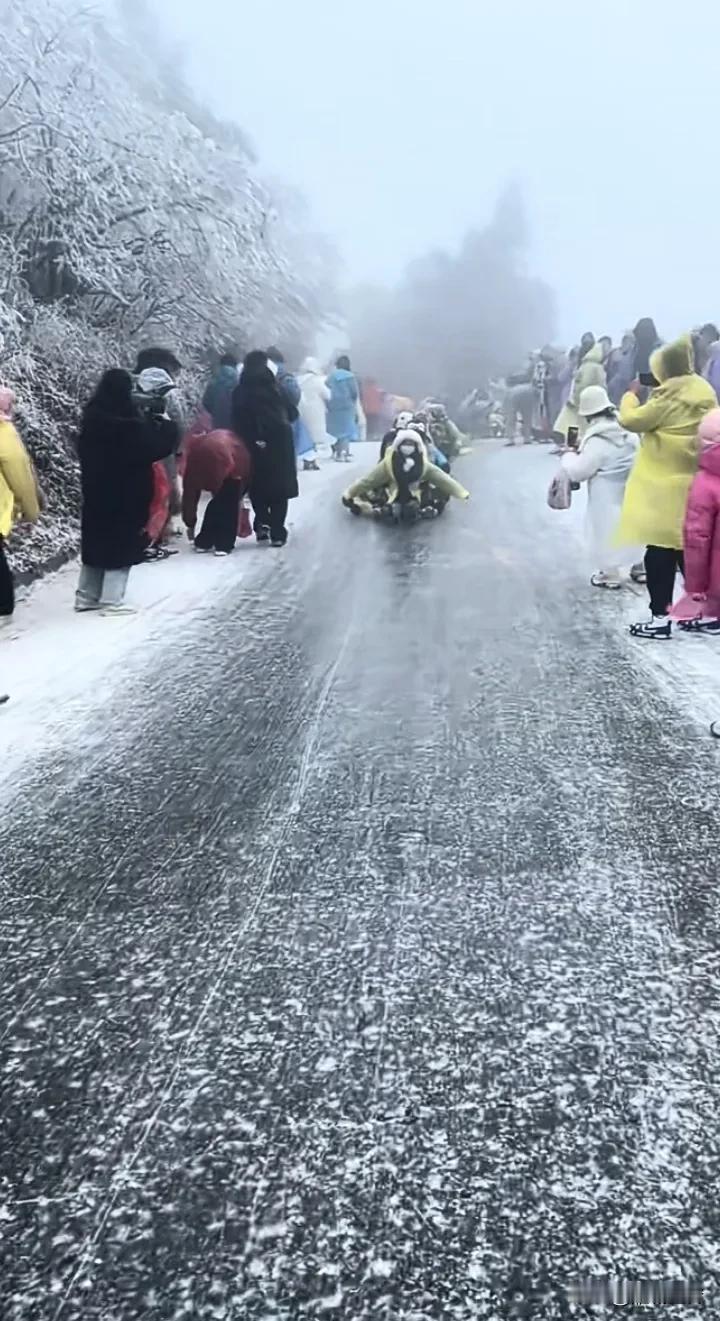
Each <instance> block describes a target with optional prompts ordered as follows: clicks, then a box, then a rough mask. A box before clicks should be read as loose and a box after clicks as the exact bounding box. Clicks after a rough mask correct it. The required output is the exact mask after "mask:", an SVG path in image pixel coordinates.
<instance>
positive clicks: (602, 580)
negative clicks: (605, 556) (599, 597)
mask: <svg viewBox="0 0 720 1321" xmlns="http://www.w3.org/2000/svg"><path fill="white" fill-rule="evenodd" d="M590 585H591V586H592V587H604V588H605V590H606V591H608V592H619V591H620V589H621V587H622V583H621V581H620V579H619V578H615V577H612V576H611V575H610V574H608V573H603V571H602V569H601V570H600V571H599V573H594V574H593V576H592V578H591V579H590Z"/></svg>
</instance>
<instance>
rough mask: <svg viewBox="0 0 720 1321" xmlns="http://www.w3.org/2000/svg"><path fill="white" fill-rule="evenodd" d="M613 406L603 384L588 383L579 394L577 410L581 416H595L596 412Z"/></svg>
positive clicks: (602, 411)
mask: <svg viewBox="0 0 720 1321" xmlns="http://www.w3.org/2000/svg"><path fill="white" fill-rule="evenodd" d="M613 407H614V405H613V401H612V399H611V398H610V395H609V394H608V392H607V390H606V389H605V387H604V386H602V385H588V386H587V387H586V388H585V389H584V390H583V392H582V394H581V395H580V407H579V408H578V412H579V414H580V416H581V417H595V416H596V414H597V413H604V412H605V411H606V409H608V408H613Z"/></svg>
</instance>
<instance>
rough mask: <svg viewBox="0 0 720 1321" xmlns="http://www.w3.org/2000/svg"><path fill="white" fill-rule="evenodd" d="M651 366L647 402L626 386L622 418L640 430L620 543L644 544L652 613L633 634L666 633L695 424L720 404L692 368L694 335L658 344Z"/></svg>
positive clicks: (694, 455) (693, 462) (693, 465)
mask: <svg viewBox="0 0 720 1321" xmlns="http://www.w3.org/2000/svg"><path fill="white" fill-rule="evenodd" d="M648 372H649V373H651V374H652V376H653V377H654V379H655V380H656V381H658V383H659V384H658V386H657V388H655V389H653V390H652V392H651V394H650V397H649V399H648V401H647V403H645V404H641V403H640V400H639V398H638V391H639V387H638V391H629V392H628V393H627V394H626V395H625V397H624V398H623V401H622V404H621V406H620V415H619V420H620V425H621V426H622V427H624V428H625V430H626V431H632V432H633V433H634V434H636V435H639V436H640V437H641V441H640V447H639V450H638V455H637V458H636V460H635V464H634V467H633V470H632V472H631V474H630V478H629V481H628V484H627V487H626V488H625V499H624V501H623V507H622V515H621V518H620V527H619V531H618V541H619V544H624V545H644V546H646V547H647V549H646V551H645V573H646V580H647V587H648V594H649V596H650V610H651V618H650V620H648V621H646V622H643V623H638V624H633V625H632V627H631V629H630V632H631V634H632V636H633V637H636V638H651V639H653V638H669V637H670V633H671V622H670V619H669V617H668V611H669V609H670V606H671V604H672V599H673V591H674V588H675V576H676V573H677V570H678V568H679V569H680V570H682V546H683V520H684V518H685V507H686V505H687V498H688V492H689V490H690V485H691V483H692V480H693V477H694V476H695V473H696V471H697V463H698V445H697V434H698V427H699V425H700V423H701V421H702V419H703V418H704V417H705V415H706V413H709V412H710V411H711V409H713V408H715V407H716V405H717V400H716V398H715V393H714V391H713V389H712V387H711V386H710V385H709V384H708V382H707V381H705V380H703V378H702V377H701V376H698V375H697V373H696V372H695V370H694V362H693V351H692V342H691V339H690V336H689V335H684V336H682V337H681V338H680V339H678V340H676V341H675V343H673V344H667V345H665V347H664V348H661V349H656V350H655V352H654V353H653V355H652V357H651V358H650V360H649V362H648Z"/></svg>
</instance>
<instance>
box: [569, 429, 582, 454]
mask: <svg viewBox="0 0 720 1321" xmlns="http://www.w3.org/2000/svg"><path fill="white" fill-rule="evenodd" d="M579 434H580V433H579V428H578V427H568V433H567V447H568V449H569V450H576V449H577V448H578V444H579V439H578V438H579Z"/></svg>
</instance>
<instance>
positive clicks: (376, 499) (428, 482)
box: [342, 430, 470, 518]
mask: <svg viewBox="0 0 720 1321" xmlns="http://www.w3.org/2000/svg"><path fill="white" fill-rule="evenodd" d="M451 497H454V498H455V499H456V500H469V499H470V494H469V492H468V491H466V490H465V487H464V486H461V485H460V483H459V482H457V481H455V479H454V478H453V477H450V476H449V474H448V473H445V472H443V471H442V470H441V469H440V468H438V467H437V466H436V465H435V464H434V463H431V462H430V460H429V459H428V455H427V449H426V448H425V445H424V443H423V441H422V438H421V437H420V435H419V434H418V432H417V431H410V430H408V431H399V432H398V434H397V435H396V437H395V439H394V440H393V442H392V444H391V445H389V446H388V448H387V450H386V451H385V454H384V456H383V458H382V459H381V460H380V462H379V463H378V464H377V465H376V466H375V467H374V468H372V469H371V471H370V472H369V473H367V474H366V475H365V477H361V478H360V479H359V480H358V481H356V482H353V484H352V486H349V487H348V489H347V490H346V492H345V494H344V495H343V498H342V499H343V504H344V505H345V507H346V508H347V509H350V510H351V511H352V512H353V513H355V514H373V513H376V512H378V510H382V509H387V510H389V511H390V512H391V513H392V514H393V515H394V516H395V517H398V518H399V517H402V516H404V515H406V514H407V515H408V516H409V517H417V516H419V515H421V514H422V515H424V516H433V515H434V514H437V513H440V512H441V510H442V508H443V507H444V504H445V503H447V501H448V500H449V499H450V498H451Z"/></svg>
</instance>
